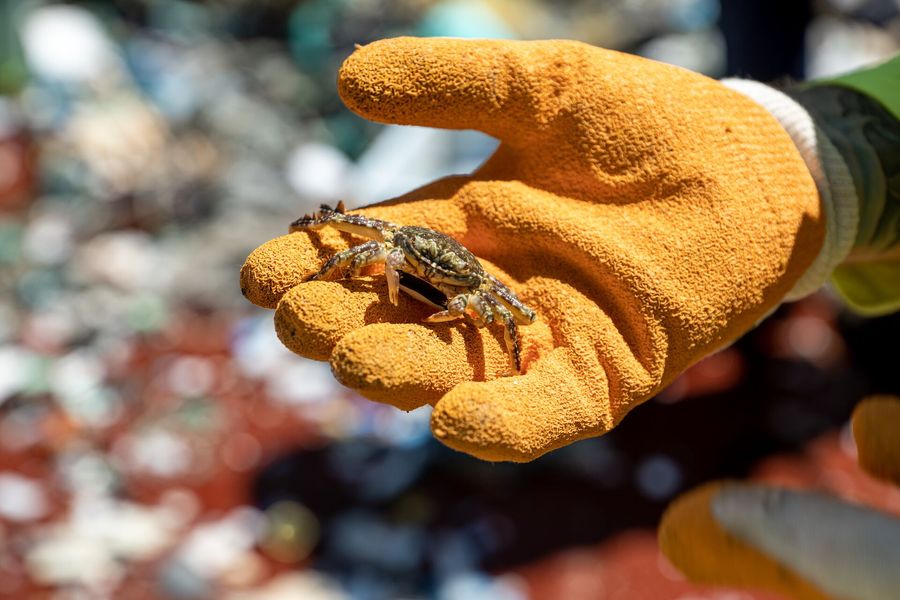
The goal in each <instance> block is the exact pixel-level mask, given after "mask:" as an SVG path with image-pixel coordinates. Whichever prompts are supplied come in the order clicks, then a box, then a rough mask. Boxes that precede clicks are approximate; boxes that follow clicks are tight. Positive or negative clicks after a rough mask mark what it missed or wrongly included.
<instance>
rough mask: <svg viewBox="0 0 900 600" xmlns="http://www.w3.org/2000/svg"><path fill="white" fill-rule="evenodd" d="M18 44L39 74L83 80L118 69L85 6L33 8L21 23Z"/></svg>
mask: <svg viewBox="0 0 900 600" xmlns="http://www.w3.org/2000/svg"><path fill="white" fill-rule="evenodd" d="M22 45H23V46H24V49H25V57H26V60H27V61H28V64H29V66H30V67H31V69H32V70H33V71H34V72H35V73H36V74H37V75H38V76H39V77H45V78H47V79H51V80H61V81H63V82H67V83H86V82H89V81H94V80H98V79H100V78H101V76H108V75H109V74H110V73H111V72H113V71H121V65H120V62H119V57H118V55H117V53H116V50H115V47H114V46H113V44H112V42H111V41H110V40H109V38H108V37H107V35H106V32H104V31H103V26H102V25H101V24H100V22H99V21H98V20H97V19H96V18H95V17H94V16H93V15H92V14H91V13H90V12H88V11H87V10H84V9H82V8H78V7H75V6H69V5H51V6H44V7H41V8H38V9H36V10H34V11H33V12H32V13H31V14H29V15H28V17H27V18H26V19H25V23H24V25H23V26H22Z"/></svg>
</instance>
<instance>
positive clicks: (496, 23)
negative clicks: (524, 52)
mask: <svg viewBox="0 0 900 600" xmlns="http://www.w3.org/2000/svg"><path fill="white" fill-rule="evenodd" d="M415 34H416V35H420V36H423V37H461V38H500V39H513V38H515V37H517V36H516V35H515V34H514V33H513V31H512V29H510V27H509V25H508V24H507V23H506V22H505V21H503V19H502V18H501V17H500V15H498V14H497V12H496V11H494V10H493V9H491V8H490V7H489V6H487V5H486V4H485V3H484V2H479V1H476V0H444V1H443V2H438V3H437V4H435V5H434V6H433V7H432V8H431V9H430V10H428V11H427V12H426V13H425V16H424V17H422V20H421V21H419V24H418V25H417V26H416V30H415Z"/></svg>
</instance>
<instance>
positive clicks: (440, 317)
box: [425, 294, 469, 323]
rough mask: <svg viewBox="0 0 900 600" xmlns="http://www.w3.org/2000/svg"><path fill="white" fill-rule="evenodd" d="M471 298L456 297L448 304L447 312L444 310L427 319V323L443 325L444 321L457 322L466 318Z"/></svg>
mask: <svg viewBox="0 0 900 600" xmlns="http://www.w3.org/2000/svg"><path fill="white" fill-rule="evenodd" d="M468 303H469V298H468V296H467V295H466V294H459V295H457V296H454V297H453V298H452V299H450V301H449V302H447V310H442V311H439V312H436V313H434V314H433V315H429V316H427V317H425V322H426V323H441V322H443V321H455V320H456V319H462V318H463V317H465V316H466V306H467V305H468Z"/></svg>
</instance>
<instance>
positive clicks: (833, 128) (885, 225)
mask: <svg viewBox="0 0 900 600" xmlns="http://www.w3.org/2000/svg"><path fill="white" fill-rule="evenodd" d="M791 95H792V96H794V98H795V99H796V100H797V101H799V102H800V103H801V104H802V105H803V106H804V107H805V108H806V109H807V110H808V111H809V112H810V114H811V115H812V117H813V119H814V120H815V122H816V125H817V126H818V127H819V128H820V129H821V130H822V131H823V132H824V133H825V135H826V136H827V137H828V139H829V140H830V141H831V142H832V143H833V144H834V145H835V147H836V148H837V149H838V151H839V152H840V153H841V156H842V157H843V158H844V160H845V161H846V163H847V167H848V168H849V170H850V173H851V175H852V176H853V183H854V186H855V188H856V192H857V197H858V199H859V229H858V232H857V236H856V241H855V242H854V246H853V250H852V252H851V253H850V255H849V256H848V257H847V259H846V261H845V262H844V263H843V264H841V265H840V266H839V267H838V268H837V269H835V271H834V273H833V274H832V283H833V285H834V287H835V289H836V290H837V292H838V293H839V294H840V295H841V296H842V297H843V298H844V300H845V301H846V302H847V304H848V305H849V306H850V307H851V308H853V309H855V310H857V311H858V312H861V313H863V314H869V315H878V314H886V313H889V312H893V311H896V310H900V56H898V57H895V58H893V59H891V60H889V61H887V62H884V63H882V64H880V65H877V66H875V67H871V68H868V69H864V70H861V71H857V72H854V73H850V74H847V75H843V76H839V77H836V78H833V79H828V80H822V81H815V82H811V83H808V84H805V85H802V86H800V87H798V88H797V89H795V90H793V91H792V92H791Z"/></svg>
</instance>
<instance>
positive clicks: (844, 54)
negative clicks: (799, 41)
mask: <svg viewBox="0 0 900 600" xmlns="http://www.w3.org/2000/svg"><path fill="white" fill-rule="evenodd" d="M806 49H807V58H806V74H807V78H808V79H820V78H823V77H833V76H835V75H838V74H840V73H846V72H848V71H853V70H856V69H859V68H861V67H864V66H866V65H869V64H872V63H877V62H879V61H882V60H886V59H887V58H889V57H891V56H893V55H894V54H896V53H897V51H898V50H900V40H897V39H896V38H895V37H894V36H893V35H891V34H890V33H889V32H888V31H886V30H884V29H881V28H878V27H875V26H873V25H867V24H864V23H860V22H853V21H847V20H843V19H838V18H835V17H829V16H823V17H818V18H816V19H815V20H814V21H813V22H812V24H811V25H810V26H809V29H807V31H806Z"/></svg>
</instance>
